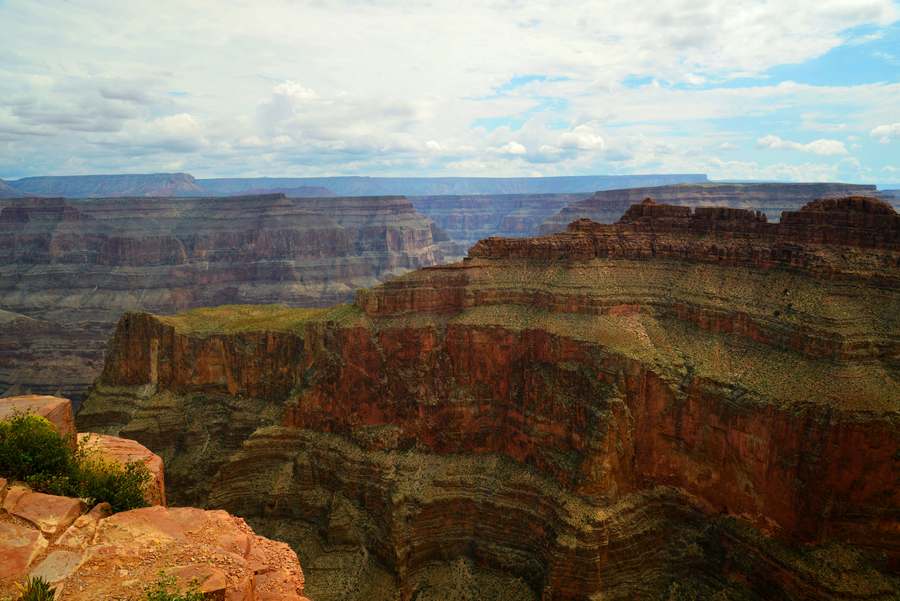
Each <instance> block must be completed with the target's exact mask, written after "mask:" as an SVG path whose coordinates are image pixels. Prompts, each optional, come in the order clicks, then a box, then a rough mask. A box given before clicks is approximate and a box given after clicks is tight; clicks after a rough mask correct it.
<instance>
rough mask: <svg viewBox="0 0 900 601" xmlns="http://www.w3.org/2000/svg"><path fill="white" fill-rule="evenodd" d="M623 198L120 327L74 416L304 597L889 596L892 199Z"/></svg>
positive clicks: (899, 252) (893, 529)
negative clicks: (529, 230)
mask: <svg viewBox="0 0 900 601" xmlns="http://www.w3.org/2000/svg"><path fill="white" fill-rule="evenodd" d="M780 217H781V218H780V221H779V222H778V223H771V222H769V221H768V219H767V217H766V215H765V214H764V213H762V212H760V211H753V210H747V209H740V208H731V207H686V206H676V205H667V204H658V203H656V202H654V201H652V200H646V201H644V202H641V203H640V204H635V205H632V206H630V207H629V208H628V209H627V210H626V211H625V212H624V214H623V215H622V216H621V218H620V219H619V220H618V221H617V222H616V223H614V224H599V223H596V222H593V221H590V220H587V219H581V220H577V221H575V222H573V223H571V224H570V225H569V226H568V227H567V229H566V230H565V231H564V232H560V233H555V234H552V235H547V236H543V237H535V238H490V239H486V240H483V241H481V242H479V243H477V244H476V245H474V247H473V248H472V249H471V250H470V251H469V253H468V256H467V257H466V258H465V259H464V260H463V261H460V262H456V263H453V264H449V265H440V266H432V267H425V268H423V269H419V270H417V271H412V272H409V273H407V274H405V275H402V276H400V277H397V278H393V279H391V280H389V281H387V282H384V283H382V284H379V285H377V286H375V287H373V288H370V289H364V290H360V291H359V292H357V294H356V298H355V302H353V303H352V304H346V305H337V306H334V307H331V308H318V309H303V310H301V309H290V308H285V307H283V306H259V305H257V306H235V305H231V306H223V307H213V308H202V309H194V310H191V311H187V312H184V313H180V314H176V315H154V314H150V313H145V312H137V313H129V314H126V315H125V316H123V318H122V319H121V320H120V321H119V323H118V325H117V327H116V331H115V334H114V337H113V339H112V342H111V344H110V351H109V354H108V356H107V360H106V363H105V365H104V368H103V371H102V374H101V376H100V377H99V379H98V380H97V381H96V383H95V385H94V386H93V387H92V389H91V392H90V395H89V396H88V398H87V400H86V401H85V403H84V405H83V407H82V408H81V410H80V412H79V413H78V415H77V417H76V421H77V423H78V426H79V429H81V430H85V431H94V432H100V433H105V434H107V435H118V436H125V437H128V438H133V439H135V440H137V441H139V442H141V443H142V444H144V445H146V446H147V447H148V448H150V449H151V450H153V451H154V452H156V453H158V454H159V455H160V456H162V457H163V459H164V460H165V464H166V470H167V478H168V485H169V488H168V491H167V494H169V496H170V498H171V499H172V500H173V502H175V503H176V504H194V505H198V506H202V507H208V508H219V509H225V510H227V511H229V512H231V513H234V514H236V515H239V516H241V517H243V518H245V519H246V520H247V521H248V522H249V523H250V524H251V525H252V526H253V527H254V529H255V530H256V531H258V532H260V533H261V534H262V535H264V536H269V537H272V538H276V539H279V540H284V541H286V542H289V543H290V544H291V545H292V546H293V548H294V549H295V550H296V551H297V552H298V555H299V556H300V559H301V563H302V565H303V566H304V572H305V574H306V589H305V591H306V593H305V594H307V595H309V596H310V597H311V598H313V599H315V600H316V601H329V600H338V599H341V600H345V599H347V600H348V599H372V600H380V599H385V600H388V599H396V598H397V597H398V596H399V598H400V599H403V600H404V601H406V600H412V599H416V600H418V601H425V600H435V601H436V600H438V599H472V600H475V599H498V600H505V599H509V600H512V599H535V600H537V599H540V600H541V601H551V600H575V599H578V600H587V599H600V598H602V599H667V600H673V599H746V600H763V599H823V600H826V599H828V600H830V599H870V600H872V599H877V600H885V601H887V600H889V599H895V598H896V597H897V594H898V591H900V579H898V577H897V573H898V570H900V489H898V487H897V482H898V479H900V215H898V214H897V212H896V211H895V210H894V209H893V208H892V207H891V206H890V205H889V204H887V203H885V202H884V201H881V200H878V199H875V198H871V197H863V196H851V197H842V198H834V199H821V200H816V201H813V202H809V203H806V204H805V205H804V206H803V207H802V208H800V209H799V210H796V211H786V212H784V213H783V214H782V215H781V216H780Z"/></svg>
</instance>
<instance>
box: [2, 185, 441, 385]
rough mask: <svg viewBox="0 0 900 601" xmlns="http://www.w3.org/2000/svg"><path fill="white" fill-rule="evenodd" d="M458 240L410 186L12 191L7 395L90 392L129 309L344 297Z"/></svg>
mask: <svg viewBox="0 0 900 601" xmlns="http://www.w3.org/2000/svg"><path fill="white" fill-rule="evenodd" d="M435 237H437V238H439V240H437V241H436V240H435ZM445 241H446V237H445V236H443V234H441V233H440V231H439V230H438V229H437V228H436V227H435V226H434V224H433V223H431V222H430V221H429V220H428V219H426V218H425V217H423V216H422V215H420V214H419V213H417V212H416V211H415V210H414V208H413V207H412V205H411V204H410V203H409V201H408V200H406V199H404V198H400V197H378V198H367V197H359V198H324V199H322V198H318V199H316V198H309V199H294V198H286V197H284V196H283V195H268V196H255V197H236V198H227V199H153V200H149V199H136V198H131V199H121V198H119V199H102V200H84V201H74V200H65V199H34V198H32V199H23V200H10V201H2V202H0V394H3V393H6V394H14V393H17V392H26V391H32V392H39V393H62V394H64V395H65V396H70V397H72V398H74V399H76V400H77V399H78V398H79V397H80V396H81V395H82V393H83V391H84V390H85V388H86V387H87V386H88V385H89V383H90V382H91V381H92V380H93V379H94V378H95V377H96V376H97V374H98V373H99V371H100V367H101V365H102V360H103V352H104V348H105V344H106V341H107V340H108V338H109V336H110V334H111V332H112V329H113V327H114V325H115V322H116V320H117V319H118V318H119V316H120V315H121V314H122V313H123V312H125V311H129V310H141V309H144V310H148V311H158V312H174V311H179V310H183V309H187V308H190V307H196V306H203V305H217V304H222V303H236V302H244V303H285V304H289V305H293V306H320V305H329V304H334V303H336V302H342V301H346V300H348V299H349V298H351V297H352V294H353V292H354V291H355V290H356V289H357V288H360V287H364V286H371V285H373V284H376V283H377V282H378V281H380V280H381V279H384V278H385V277H388V276H390V275H395V274H399V273H402V272H404V271H407V270H409V269H415V268H418V267H422V266H427V265H433V264H435V263H437V262H440V261H442V260H444V259H445V257H444V252H445V247H444V246H442V245H443V244H445Z"/></svg>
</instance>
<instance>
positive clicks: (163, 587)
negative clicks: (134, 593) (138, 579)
mask: <svg viewBox="0 0 900 601" xmlns="http://www.w3.org/2000/svg"><path fill="white" fill-rule="evenodd" d="M205 599H206V598H205V597H204V596H203V593H201V592H200V590H199V589H198V588H197V585H196V584H193V585H191V587H190V588H188V590H187V591H185V592H183V593H179V592H178V581H177V580H176V579H175V577H174V576H166V575H164V574H160V575H159V579H158V580H157V581H156V582H155V583H154V584H152V585H150V586H148V587H146V588H145V589H144V601H205Z"/></svg>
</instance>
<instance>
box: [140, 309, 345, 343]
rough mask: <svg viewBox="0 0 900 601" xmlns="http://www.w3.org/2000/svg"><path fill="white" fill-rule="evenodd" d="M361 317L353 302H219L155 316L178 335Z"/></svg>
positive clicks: (291, 328) (289, 328) (296, 328)
mask: <svg viewBox="0 0 900 601" xmlns="http://www.w3.org/2000/svg"><path fill="white" fill-rule="evenodd" d="M361 316H362V311H361V310H360V309H359V308H357V307H356V306H354V305H336V306H334V307H330V308H327V309H310V308H298V307H287V306H285V305H222V306H219V307H203V308H200V309H193V310H191V311H186V312H184V313H179V314H178V315H166V316H157V318H158V319H159V320H160V321H161V322H162V323H165V324H167V325H170V326H172V327H174V328H175V331H177V332H178V333H180V334H187V335H191V336H199V337H206V336H213V335H216V334H239V333H242V332H290V333H295V334H302V333H303V326H304V325H306V324H307V323H311V322H320V323H327V322H335V323H337V324H338V325H341V326H348V325H353V322H355V321H356V320H358V319H359V318H360V317H361Z"/></svg>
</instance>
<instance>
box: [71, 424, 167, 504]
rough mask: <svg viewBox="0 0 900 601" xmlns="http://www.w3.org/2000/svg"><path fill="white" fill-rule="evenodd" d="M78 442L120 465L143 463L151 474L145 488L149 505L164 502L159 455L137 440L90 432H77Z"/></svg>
mask: <svg viewBox="0 0 900 601" xmlns="http://www.w3.org/2000/svg"><path fill="white" fill-rule="evenodd" d="M78 444H79V445H80V446H81V447H82V448H84V449H86V450H87V451H88V452H94V453H97V454H98V455H99V456H100V457H102V458H103V459H105V460H108V461H114V462H116V463H118V464H120V465H125V464H127V463H132V462H140V463H143V464H144V465H145V466H146V467H147V469H148V470H149V472H150V475H151V482H150V483H149V485H148V488H147V502H148V503H150V504H151V505H165V504H166V485H165V477H164V475H163V461H162V459H161V458H160V456H159V455H157V454H155V453H153V452H152V451H151V450H150V449H148V448H147V447H145V446H144V445H142V444H140V443H139V442H137V441H134V440H130V439H128V438H120V437H118V436H108V435H106V434H94V433H92V432H82V433H81V434H79V435H78Z"/></svg>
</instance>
